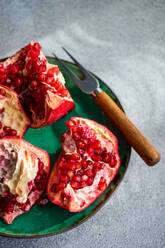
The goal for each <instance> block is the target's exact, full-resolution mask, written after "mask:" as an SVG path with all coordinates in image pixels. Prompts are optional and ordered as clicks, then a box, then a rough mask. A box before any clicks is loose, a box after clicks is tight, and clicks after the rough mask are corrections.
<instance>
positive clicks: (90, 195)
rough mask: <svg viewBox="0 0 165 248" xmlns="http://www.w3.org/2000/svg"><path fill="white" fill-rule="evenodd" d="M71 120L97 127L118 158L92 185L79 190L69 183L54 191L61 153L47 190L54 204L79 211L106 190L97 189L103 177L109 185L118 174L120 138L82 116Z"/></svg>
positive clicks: (99, 173)
mask: <svg viewBox="0 0 165 248" xmlns="http://www.w3.org/2000/svg"><path fill="white" fill-rule="evenodd" d="M71 121H73V122H77V121H83V122H85V123H86V124H87V125H88V126H89V127H92V128H94V129H97V131H99V133H101V134H103V135H104V137H106V139H107V140H108V141H109V142H111V143H112V144H113V151H114V153H115V157H116V160H117V162H116V166H115V168H110V167H109V166H105V167H104V169H103V170H101V171H99V172H98V176H97V178H96V177H95V179H94V182H93V184H92V185H91V186H87V187H85V188H82V189H78V190H73V188H72V187H71V185H70V184H67V187H66V188H65V189H63V190H60V191H58V192H56V193H54V192H52V190H51V188H52V185H53V184H56V183H57V184H58V181H59V176H58V165H59V162H60V161H61V156H62V153H61V154H60V155H59V157H58V159H57V160H56V161H55V164H54V166H53V169H52V171H51V174H50V176H49V179H48V184H47V191H46V192H47V196H48V198H49V199H50V200H51V201H52V202H53V203H54V204H57V205H59V206H61V207H63V208H65V209H67V210H68V211H70V212H79V211H82V210H83V209H85V208H87V207H88V206H89V205H91V204H92V203H93V202H94V201H95V200H96V199H97V198H98V197H99V196H100V195H101V194H102V193H103V191H104V190H105V189H104V190H98V189H97V186H98V182H99V180H100V178H101V177H106V183H107V187H108V186H109V184H110V183H111V181H112V180H113V179H114V177H115V176H116V174H117V172H118V170H119V167H120V162H121V161H120V157H119V152H118V140H117V138H116V137H115V135H114V134H113V133H112V132H111V131H110V130H108V129H107V128H106V127H105V126H103V125H101V124H98V123H97V122H95V121H92V120H88V119H84V118H81V117H72V118H71ZM107 175H108V178H107ZM107 187H106V188H107ZM86 191H87V192H86ZM63 195H65V196H66V198H65V201H64V200H63ZM79 195H83V197H84V199H80V198H79ZM82 203H83V204H82Z"/></svg>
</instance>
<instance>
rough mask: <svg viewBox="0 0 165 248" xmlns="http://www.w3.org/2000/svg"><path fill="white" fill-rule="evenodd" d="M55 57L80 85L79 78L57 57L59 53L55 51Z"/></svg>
mask: <svg viewBox="0 0 165 248" xmlns="http://www.w3.org/2000/svg"><path fill="white" fill-rule="evenodd" d="M53 55H54V57H55V58H56V59H57V61H58V63H59V64H60V65H61V66H62V67H64V69H65V70H66V71H67V73H68V74H69V76H70V77H71V78H72V79H73V80H74V81H76V82H77V84H78V85H79V79H78V78H77V77H76V76H75V75H74V73H73V72H72V71H71V70H70V69H69V68H68V67H67V66H66V65H65V64H64V63H63V62H62V61H61V60H60V59H59V58H58V57H57V55H56V54H55V53H53Z"/></svg>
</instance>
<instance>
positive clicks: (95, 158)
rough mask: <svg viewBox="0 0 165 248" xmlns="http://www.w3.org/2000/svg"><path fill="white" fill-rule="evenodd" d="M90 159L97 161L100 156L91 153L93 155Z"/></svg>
mask: <svg viewBox="0 0 165 248" xmlns="http://www.w3.org/2000/svg"><path fill="white" fill-rule="evenodd" d="M92 159H93V160H94V161H99V160H101V157H100V156H99V155H98V154H93V155H92Z"/></svg>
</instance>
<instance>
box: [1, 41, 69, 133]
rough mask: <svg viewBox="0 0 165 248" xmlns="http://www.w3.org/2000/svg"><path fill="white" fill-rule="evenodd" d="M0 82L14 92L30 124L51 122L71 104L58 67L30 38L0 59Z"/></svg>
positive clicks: (66, 110) (35, 126)
mask: <svg viewBox="0 0 165 248" xmlns="http://www.w3.org/2000/svg"><path fill="white" fill-rule="evenodd" d="M0 84H3V85H5V86H7V87H9V88H12V89H13V90H14V91H16V92H17V93H18V95H19V99H20V102H21V104H22V106H23V109H24V110H25V112H26V114H27V115H28V117H29V119H30V120H31V127H32V128H40V127H44V126H47V125H49V124H51V123H53V122H54V121H56V120H57V119H59V118H60V117H62V116H63V115H65V114H66V113H67V112H68V111H69V110H71V109H72V108H73V105H74V102H73V100H72V98H71V96H70V94H69V91H68V90H67V89H66V87H65V86H64V85H65V80H64V78H63V76H62V74H61V72H60V71H59V69H58V67H57V66H56V65H52V64H49V63H48V61H47V59H46V58H45V55H44V54H43V52H42V50H41V46H40V45H39V43H36V42H34V41H31V42H30V44H29V45H27V46H25V47H24V48H22V49H21V50H20V51H18V52H17V53H15V54H14V55H13V56H11V57H10V58H8V59H7V60H6V61H5V62H3V63H0Z"/></svg>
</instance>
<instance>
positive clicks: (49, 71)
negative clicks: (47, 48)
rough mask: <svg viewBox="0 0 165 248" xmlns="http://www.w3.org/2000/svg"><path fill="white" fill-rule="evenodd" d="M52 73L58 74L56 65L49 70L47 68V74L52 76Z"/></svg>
mask: <svg viewBox="0 0 165 248" xmlns="http://www.w3.org/2000/svg"><path fill="white" fill-rule="evenodd" d="M54 73H55V74H56V75H58V74H59V69H58V67H56V66H54V67H53V68H50V69H49V70H48V73H47V74H48V75H49V76H54Z"/></svg>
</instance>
